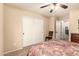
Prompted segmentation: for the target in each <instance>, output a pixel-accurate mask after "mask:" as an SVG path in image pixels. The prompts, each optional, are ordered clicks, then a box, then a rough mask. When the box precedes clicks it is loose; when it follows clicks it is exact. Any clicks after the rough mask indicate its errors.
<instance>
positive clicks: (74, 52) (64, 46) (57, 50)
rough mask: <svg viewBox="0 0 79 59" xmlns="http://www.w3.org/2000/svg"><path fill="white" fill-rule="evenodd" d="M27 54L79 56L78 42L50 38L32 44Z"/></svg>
mask: <svg viewBox="0 0 79 59" xmlns="http://www.w3.org/2000/svg"><path fill="white" fill-rule="evenodd" d="M27 55H28V56H79V44H78V43H73V42H68V41H64V40H57V39H54V40H50V41H47V42H42V43H39V44H36V45H33V46H31V47H30V49H29V50H28V54H27Z"/></svg>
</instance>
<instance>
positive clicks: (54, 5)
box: [40, 3, 68, 13]
mask: <svg viewBox="0 0 79 59" xmlns="http://www.w3.org/2000/svg"><path fill="white" fill-rule="evenodd" d="M57 6H59V7H61V8H63V9H67V8H68V6H67V5H64V4H59V3H51V4H48V5H44V6H41V7H40V8H45V7H53V9H52V8H51V9H50V13H52V12H53V10H54V9H55V8H56V7H57Z"/></svg>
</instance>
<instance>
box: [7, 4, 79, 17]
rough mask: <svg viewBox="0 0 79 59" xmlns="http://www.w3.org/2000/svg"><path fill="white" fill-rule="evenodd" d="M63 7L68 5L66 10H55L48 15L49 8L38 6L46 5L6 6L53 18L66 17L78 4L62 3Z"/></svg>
mask: <svg viewBox="0 0 79 59" xmlns="http://www.w3.org/2000/svg"><path fill="white" fill-rule="evenodd" d="M63 4H65V5H68V9H63V8H60V7H59V8H57V9H56V10H54V12H52V13H50V12H49V10H50V9H49V8H48V7H46V8H43V9H40V6H43V5H46V3H9V4H8V5H13V6H16V7H19V8H22V9H25V10H29V11H33V12H36V13H39V14H42V15H44V16H47V17H50V16H52V15H55V16H68V15H69V11H70V10H71V9H73V8H79V4H78V3H69V4H68V3H63Z"/></svg>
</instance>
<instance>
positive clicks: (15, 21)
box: [4, 5, 48, 52]
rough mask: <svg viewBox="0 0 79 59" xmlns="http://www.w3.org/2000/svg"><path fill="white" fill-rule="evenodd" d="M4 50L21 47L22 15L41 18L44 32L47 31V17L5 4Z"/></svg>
mask: <svg viewBox="0 0 79 59" xmlns="http://www.w3.org/2000/svg"><path fill="white" fill-rule="evenodd" d="M4 14H5V15H4V17H5V21H4V23H5V24H4V34H5V35H4V37H5V38H4V39H5V41H4V43H5V44H4V47H5V48H4V50H5V51H4V52H8V51H12V50H16V49H19V48H22V17H23V16H31V17H35V18H39V19H43V20H44V21H45V22H44V31H45V32H44V34H45V35H47V32H48V19H47V18H46V17H44V16H41V15H40V14H37V13H33V12H29V11H25V10H22V9H19V8H16V7H12V6H8V5H5V7H4Z"/></svg>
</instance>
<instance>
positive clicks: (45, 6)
mask: <svg viewBox="0 0 79 59" xmlns="http://www.w3.org/2000/svg"><path fill="white" fill-rule="evenodd" d="M48 6H49V5H44V6H41V7H40V8H45V7H48Z"/></svg>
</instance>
